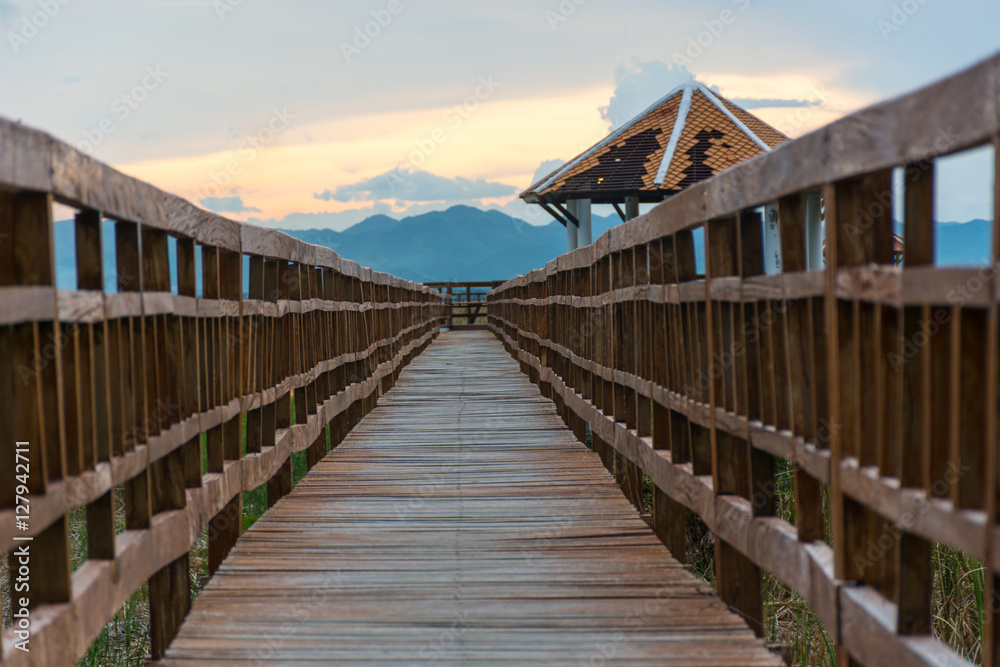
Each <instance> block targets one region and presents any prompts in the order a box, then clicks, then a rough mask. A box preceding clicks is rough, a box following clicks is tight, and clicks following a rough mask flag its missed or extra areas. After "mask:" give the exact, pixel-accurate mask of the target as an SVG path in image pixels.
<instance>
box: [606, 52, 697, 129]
mask: <svg viewBox="0 0 1000 667" xmlns="http://www.w3.org/2000/svg"><path fill="white" fill-rule="evenodd" d="M694 78H695V76H694V74H692V73H691V71H690V70H689V69H688V68H687V67H685V66H684V65H681V64H680V63H677V64H674V65H668V64H667V63H665V62H663V61H662V60H650V61H646V62H640V61H639V60H638V59H637V58H633V59H632V60H630V61H629V62H626V63H621V64H618V65H616V66H615V92H614V93H613V94H612V95H611V100H610V101H608V105H607V106H605V107H601V108H600V111H601V118H603V119H604V120H606V121H607V122H608V125H609V129H610V130H614V129H617V128H619V127H621V126H622V125H624V124H625V123H627V122H628V121H630V120H632V119H633V118H635V117H636V116H638V115H639V114H640V113H642V112H643V111H645V110H646V109H648V108H649V106H650V105H651V104H653V103H654V102H656V101H657V100H658V99H660V98H661V97H663V96H664V95H666V94H667V93H669V92H670V91H671V90H673V89H674V88H676V87H677V86H679V85H681V84H682V83H686V82H687V81H690V80H691V79H694Z"/></svg>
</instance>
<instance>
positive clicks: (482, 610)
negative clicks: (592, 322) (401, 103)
mask: <svg viewBox="0 0 1000 667" xmlns="http://www.w3.org/2000/svg"><path fill="white" fill-rule="evenodd" d="M517 371H518V368H517V364H516V363H515V362H514V361H512V360H511V359H510V358H509V357H508V356H507V355H506V354H505V353H504V350H503V348H502V347H501V346H500V344H499V343H498V342H497V341H496V339H495V338H494V337H493V336H492V335H491V334H489V333H485V332H461V333H457V332H456V333H450V334H443V335H442V336H441V337H439V339H438V340H437V342H435V343H434V344H433V345H432V346H431V347H430V348H429V349H428V350H427V351H426V352H425V353H424V354H422V355H421V356H420V357H419V358H418V359H416V360H415V361H414V362H413V364H411V365H410V366H409V367H408V368H407V370H406V371H405V372H404V373H403V374H402V375H401V376H400V379H399V383H398V384H397V385H396V387H395V388H394V389H393V390H392V391H390V392H389V393H387V394H386V395H384V396H383V397H382V398H381V399H380V401H379V407H377V408H376V409H375V410H374V411H373V412H371V413H370V414H369V415H367V416H366V417H365V418H364V419H363V420H362V421H361V423H360V424H358V426H357V427H355V429H354V430H353V431H352V432H351V433H350V434H349V435H348V436H347V437H346V439H345V440H344V442H343V443H342V444H341V445H340V446H339V447H337V449H335V450H334V451H333V452H332V453H330V454H329V455H327V456H326V457H325V458H324V459H323V460H322V461H320V462H319V463H318V464H317V465H316V466H315V467H314V468H313V470H312V472H311V473H310V474H309V475H308V476H307V477H306V478H305V479H304V480H303V481H302V482H301V483H300V485H299V486H298V487H296V489H295V490H294V491H293V492H292V493H291V494H290V495H288V496H286V497H285V498H283V499H282V500H281V501H279V502H278V504H277V505H275V507H274V508H273V509H272V510H271V511H270V512H268V513H267V514H266V515H265V516H264V517H263V518H261V519H260V520H259V521H258V522H257V523H256V524H255V525H254V526H253V527H252V528H251V529H250V530H249V531H248V532H247V534H246V535H244V536H243V537H242V538H241V539H240V540H239V541H238V542H237V544H236V546H235V548H234V549H233V551H232V553H231V554H230V556H229V558H228V559H226V561H225V562H224V563H223V564H222V566H221V567H220V569H219V570H218V572H217V573H216V575H215V577H213V579H212V580H211V581H210V582H209V584H208V585H207V586H206V588H205V590H204V591H203V592H202V593H201V595H199V597H198V598H197V599H196V600H195V603H194V605H193V608H192V611H191V614H190V616H189V617H188V619H187V621H186V622H185V623H184V625H183V627H182V628H181V631H180V634H179V635H178V637H177V639H176V640H175V641H174V642H173V644H172V645H171V647H170V648H169V649H168V650H167V652H166V656H165V658H164V659H163V660H162V661H161V662H160V663H158V664H160V665H162V666H164V667H165V666H171V667H174V666H180V665H195V664H197V665H210V664H216V663H218V664H230V665H234V664H238V663H239V664H242V663H245V662H246V661H252V660H253V659H254V657H256V656H267V660H265V662H268V663H273V664H283V665H294V664H317V663H320V662H323V663H327V664H330V663H334V662H335V663H336V664H345V665H348V664H409V663H410V662H416V663H419V662H421V661H423V660H428V659H430V658H431V657H432V658H433V659H434V664H437V665H476V664H489V665H497V664H547V665H577V664H580V663H581V661H583V662H586V661H588V660H589V659H590V658H591V657H592V656H599V657H601V659H602V664H608V665H612V664H616V665H671V664H677V665H720V666H737V665H780V664H782V663H781V660H780V658H778V657H777V656H773V655H771V654H770V653H769V652H768V651H767V650H766V649H765V648H764V646H763V644H762V643H760V642H758V641H757V640H755V638H754V636H753V633H752V632H750V630H749V629H748V628H747V627H746V625H745V624H744V623H743V622H742V621H741V620H740V619H739V618H738V617H737V616H736V615H734V614H733V613H732V612H730V611H729V610H727V609H726V607H725V605H723V604H722V603H721V602H720V601H719V600H718V599H717V598H716V597H715V596H714V595H712V594H711V592H710V591H709V589H708V588H707V586H706V585H705V584H703V583H701V582H699V581H698V580H697V579H695V578H694V577H693V576H691V575H690V574H689V573H688V572H687V571H686V570H684V569H683V568H682V567H681V566H680V565H679V564H678V563H677V562H676V561H674V560H673V559H672V558H671V557H670V556H669V554H668V553H667V551H666V550H665V549H664V548H663V546H662V545H661V544H660V542H659V540H657V538H656V537H655V536H654V534H653V533H652V532H651V531H650V529H649V528H648V527H647V526H646V524H645V523H644V522H643V521H642V520H641V519H640V518H639V515H638V513H637V512H636V511H635V510H634V509H633V508H632V507H631V505H630V504H629V503H628V502H627V501H626V500H625V499H624V498H623V497H622V495H621V494H620V492H619V491H618V489H617V487H616V486H615V484H614V481H613V479H612V478H611V477H610V476H609V475H608V473H607V472H606V471H605V470H604V468H603V467H602V466H601V464H600V462H599V460H598V459H597V458H596V457H595V456H594V455H593V454H591V453H590V452H589V451H588V450H587V449H586V448H585V447H583V445H581V444H580V443H579V442H577V441H576V439H575V438H574V437H573V435H572V434H571V433H570V432H569V431H568V430H567V429H566V428H565V427H563V426H562V423H561V421H560V419H559V417H558V416H557V415H556V414H555V412H554V410H553V407H552V404H551V403H550V402H549V401H547V400H545V399H543V398H542V397H541V396H539V394H538V391H537V389H535V388H534V387H533V386H532V385H531V384H530V383H529V382H528V381H527V380H526V379H525V378H523V377H522V376H520V375H519V373H518V372H517ZM271 636H274V637H276V638H277V641H270V640H269V639H268V637H271ZM602 648H603V650H605V652H606V654H607V655H608V656H609V657H604V655H605V654H602V653H601V651H602ZM604 660H606V662H604Z"/></svg>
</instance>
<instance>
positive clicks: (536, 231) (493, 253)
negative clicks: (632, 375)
mask: <svg viewBox="0 0 1000 667" xmlns="http://www.w3.org/2000/svg"><path fill="white" fill-rule="evenodd" d="M617 224H621V221H620V220H619V218H618V217H617V216H614V215H612V216H607V217H602V216H596V215H595V216H593V233H594V238H595V239H596V238H598V237H599V236H600V235H601V234H603V233H604V232H605V231H607V230H608V229H610V228H611V227H613V226H615V225H617ZM898 227H900V225H898V223H897V231H900V230H899V229H898ZM283 231H285V232H286V233H288V234H290V235H291V236H294V237H296V238H299V239H302V240H303V241H307V242H309V243H315V244H317V245H322V246H326V247H328V248H331V249H333V250H334V251H335V252H337V253H338V254H339V255H341V256H342V257H346V258H348V259H352V260H354V261H356V262H358V263H360V264H361V265H362V266H370V267H372V268H374V269H377V270H379V271H385V272H386V273H391V274H393V275H397V276H400V277H402V278H407V279H409V280H414V281H418V282H445V281H456V282H457V281H486V280H506V279H508V278H512V277H514V276H516V275H518V274H521V273H527V272H528V271H530V270H532V269H536V268H540V267H542V266H544V265H545V263H546V262H548V261H549V260H551V259H553V258H554V257H557V256H559V255H560V254H562V253H563V252H565V250H566V231H565V229H564V228H563V226H562V225H560V224H559V223H557V222H555V221H553V222H551V223H550V224H548V225H544V226H533V225H529V224H527V223H526V222H524V221H522V220H519V219H517V218H513V217H510V216H508V215H506V214H504V213H502V212H500V211H496V210H490V211H484V210H481V209H477V208H472V207H469V206H454V207H452V208H449V209H447V210H445V211H435V212H431V213H424V214H422V215H417V216H412V217H408V218H403V219H401V220H396V219H395V218H391V217H388V216H385V215H375V216H372V217H370V218H367V219H365V220H363V221H361V222H359V223H357V224H356V225H353V226H352V227H349V228H347V229H345V230H344V231H341V232H337V231H334V230H331V229H308V230H283ZM55 233H56V267H57V280H58V285H59V286H60V288H62V289H74V288H75V286H76V279H75V276H76V262H75V257H74V251H73V244H72V242H71V241H69V240H67V239H72V237H73V224H72V221H68V220H66V221H61V222H57V223H56V225H55ZM103 236H104V247H105V248H106V249H108V250H106V251H105V266H106V270H105V275H106V280H105V282H106V283H107V287H108V290H109V291H114V280H115V279H114V262H115V259H114V252H113V248H114V236H113V228H112V225H111V224H110V223H106V224H105V229H104V235H103ZM700 237H701V235H700V234H699V235H696V238H695V243H696V247H697V251H698V252H699V255H700V254H701V253H700V251H701V247H700V246H701V238H700ZM991 238H992V223H991V222H990V221H988V220H972V221H969V222H962V223H958V222H939V223H938V224H937V225H936V226H935V244H936V264H938V265H950V266H960V265H983V264H988V263H989V258H990V253H991V248H992V243H991ZM173 264H174V258H173V244H171V265H173Z"/></svg>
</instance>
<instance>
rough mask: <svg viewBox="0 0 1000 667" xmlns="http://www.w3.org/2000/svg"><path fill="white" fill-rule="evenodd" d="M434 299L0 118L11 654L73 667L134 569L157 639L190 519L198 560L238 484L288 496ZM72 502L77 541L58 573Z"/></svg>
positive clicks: (377, 383) (0, 489) (430, 311)
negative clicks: (297, 456) (68, 252)
mask: <svg viewBox="0 0 1000 667" xmlns="http://www.w3.org/2000/svg"><path fill="white" fill-rule="evenodd" d="M54 201H57V202H61V203H63V204H66V205H69V206H72V207H75V208H76V209H78V211H79V212H78V214H77V215H76V219H75V245H76V247H75V256H76V280H77V283H78V287H79V289H77V290H75V291H62V290H57V289H56V286H55V260H54V245H53V243H54V241H53V229H54V228H53V220H52V210H53V202H54ZM105 224H113V226H114V239H115V243H114V246H115V248H114V251H115V264H116V272H117V283H118V291H117V292H114V293H106V292H105V291H104V284H105V281H104V278H105V276H104V275H103V273H104V266H105V260H104V257H105V253H106V252H109V251H110V249H109V248H102V244H101V239H102V234H101V231H102V225H105ZM171 239H172V240H171ZM199 266H200V275H196V272H198V271H199V268H198V267H199ZM245 271H246V272H247V274H248V275H244V272H245ZM172 285H175V286H176V288H175V289H173V290H172V289H171V287H172ZM199 285H200V293H199ZM244 285H246V287H244ZM244 289H246V290H247V292H248V294H247V296H248V298H242V297H243V296H244ZM446 302H447V297H442V296H441V295H440V294H439V293H438V292H435V291H433V290H430V289H429V288H427V287H423V286H421V285H417V284H414V283H411V282H407V281H403V280H400V279H397V278H394V277H392V276H388V275H386V274H382V273H377V272H373V271H372V270H370V269H367V268H363V267H360V266H358V265H357V264H356V263H354V262H351V261H348V260H344V259H341V258H340V257H338V256H337V255H336V254H334V253H333V252H332V251H330V250H328V249H325V248H321V247H317V246H312V245H308V244H305V243H302V242H299V241H297V240H295V239H293V238H291V237H289V236H287V235H285V234H282V233H279V232H275V231H270V230H266V229H261V228H257V227H252V226H249V225H242V224H239V223H236V222H233V221H231V220H227V219H225V218H222V217H220V216H217V215H214V214H211V213H208V212H206V211H203V210H201V209H198V208H196V207H195V206H193V205H192V204H190V203H188V202H186V201H184V200H182V199H179V198H177V197H174V196H172V195H169V194H167V193H164V192H162V191H160V190H157V189H156V188H154V187H152V186H150V185H148V184H146V183H143V182H141V181H138V180H136V179H133V178H130V177H127V176H125V175H123V174H121V173H119V172H117V171H115V170H113V169H111V168H109V167H107V166H105V165H103V164H100V163H98V162H95V161H93V160H91V159H90V158H88V157H86V156H85V155H83V154H81V153H79V152H77V151H76V150H74V149H72V148H70V147H69V146H67V145H66V144H64V143H61V142H59V141H57V140H55V139H53V138H51V137H50V136H48V135H46V134H43V133H41V132H37V131H33V130H30V129H27V128H25V127H23V126H20V125H16V124H13V123H10V122H7V121H2V120H0V350H2V353H3V359H2V360H0V472H2V475H0V539H2V548H3V549H4V551H5V552H7V553H8V554H14V555H13V556H11V557H10V561H9V562H10V567H11V575H12V577H13V579H14V580H15V581H20V579H19V577H20V576H21V574H24V573H29V572H30V577H29V581H28V582H27V583H30V590H28V591H26V592H15V593H14V595H13V600H12V601H11V602H12V603H13V612H14V613H13V616H14V618H13V621H14V627H12V628H11V629H9V630H7V631H5V632H4V633H3V636H2V662H3V664H4V665H11V666H13V665H72V664H75V662H76V660H77V658H78V657H80V656H81V655H82V654H84V653H85V652H86V651H87V649H88V646H89V645H90V643H91V642H92V641H93V639H94V638H95V637H97V635H98V633H99V632H100V631H101V629H102V628H103V627H104V625H105V623H107V622H108V621H109V620H110V619H111V618H112V617H113V616H114V615H115V613H116V612H117V611H118V610H119V608H120V607H121V606H122V603H123V602H124V601H125V600H126V599H127V598H128V597H129V596H130V595H131V594H132V593H133V592H134V591H136V590H137V589H139V588H140V587H141V586H142V585H143V584H145V583H147V582H148V584H149V589H148V591H149V611H150V625H151V643H152V654H153V657H154V658H157V657H159V656H160V655H162V653H163V650H164V648H165V647H166V646H167V645H168V644H169V642H170V640H171V639H172V638H173V636H174V634H175V632H176V630H177V628H178V626H179V624H180V622H181V621H182V620H183V618H184V616H185V614H186V613H187V610H188V606H189V603H190V593H189V575H188V552H189V550H190V549H191V548H192V544H193V543H194V542H195V539H196V538H197V537H198V536H199V533H201V531H202V530H203V528H205V527H206V526H207V527H208V551H209V571H210V572H211V571H214V570H215V568H216V567H218V565H219V563H220V562H221V560H222V559H223V558H224V557H225V555H226V553H227V552H228V551H229V549H230V548H231V547H232V545H233V543H234V542H235V541H236V539H237V537H238V536H239V534H240V531H241V526H242V516H241V499H242V492H244V491H249V490H253V489H256V488H258V487H260V486H261V485H264V484H266V485H267V498H268V503H269V504H273V503H274V502H276V501H277V500H278V499H279V498H280V497H281V496H282V495H284V494H286V493H288V491H289V490H290V489H291V485H292V478H291V460H290V459H291V455H292V453H293V452H299V451H302V450H305V452H306V458H307V464H308V465H309V466H311V465H312V464H314V463H315V462H316V461H318V460H319V459H320V458H321V457H322V456H323V455H324V454H325V453H326V451H327V448H328V444H327V442H328V435H329V441H330V443H331V444H332V445H333V446H336V445H337V444H338V443H339V442H340V441H341V439H342V438H343V437H344V435H345V433H346V432H347V431H349V430H350V429H351V428H352V426H353V425H354V424H355V422H356V421H357V419H358V418H359V417H360V416H361V415H363V414H365V413H367V412H368V411H369V410H371V408H372V407H373V406H374V405H375V402H376V400H377V398H378V396H379V395H381V393H383V392H384V391H386V390H388V389H389V388H390V387H391V386H392V385H393V383H394V382H395V380H396V378H397V377H398V375H399V372H400V369H401V368H402V367H403V366H405V365H406V364H407V363H408V362H409V361H410V359H411V358H412V357H413V356H414V355H416V354H417V353H419V352H420V350H421V349H422V348H423V347H424V346H426V345H427V344H428V343H429V342H430V340H431V339H432V338H433V337H434V336H435V335H436V334H437V332H438V331H439V328H440V326H441V325H442V324H444V323H445V320H444V317H445V316H446V314H447V311H448V306H447V305H446ZM244 420H245V430H244V426H243V424H244ZM21 443H24V444H23V445H22V444H21ZM244 443H245V444H244ZM203 457H204V459H205V460H206V461H207V465H206V472H203ZM16 463H17V464H23V467H22V466H18V467H17V468H15V464H16ZM15 472H16V474H15ZM18 475H23V476H21V477H18ZM119 485H122V486H123V488H124V499H125V500H124V514H125V524H126V525H125V530H124V531H123V532H120V533H119V534H116V527H115V509H116V508H115V506H114V505H115V498H116V496H120V495H121V493H118V494H116V493H115V489H116V487H118V486H119ZM76 507H83V508H84V509H85V516H86V551H87V553H86V562H84V563H83V564H82V565H81V566H80V567H79V568H78V569H77V570H76V571H75V572H71V554H70V533H69V523H70V520H69V518H68V515H69V513H70V510H71V509H72V508H76ZM26 510H27V511H26ZM25 550H27V552H28V553H27V556H24V555H23V554H22V552H24V551H25ZM22 566H23V567H24V568H25V569H24V570H21V568H22ZM16 590H17V591H21V590H23V589H21V588H20V587H17V589H16ZM22 598H24V600H22ZM22 602H25V603H26V605H22V604H21V603H22ZM22 606H24V607H25V608H26V609H27V612H25V611H24V609H22ZM25 613H26V614H27V615H28V618H30V644H26V645H25V644H22V647H23V648H29V649H30V652H25V651H23V650H20V649H19V648H18V643H20V642H22V641H23V640H24V638H25V637H27V635H26V634H18V631H19V630H20V629H21V625H22V624H21V619H22V618H24V616H23V614H25Z"/></svg>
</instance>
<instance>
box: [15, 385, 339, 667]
mask: <svg viewBox="0 0 1000 667" xmlns="http://www.w3.org/2000/svg"><path fill="white" fill-rule="evenodd" d="M293 401H294V399H293ZM294 409H295V408H294V403H293V405H292V414H293V420H294V414H295V413H294ZM243 419H244V421H243V449H242V451H243V452H244V453H245V452H246V416H244V418H243ZM326 437H327V445H328V446H329V442H330V434H329V429H327V433H326ZM201 450H202V473H203V474H204V473H206V472H207V470H208V455H207V442H206V435H205V434H204V433H202V434H201ZM306 472H307V469H306V454H305V452H295V453H293V454H292V484H293V486H294V485H297V484H298V483H299V480H301V479H302V478H303V477H305V475H306ZM114 493H115V532H116V533H121V532H123V531H124V530H125V489H124V486H119V487H117V488H116V489H115V492H114ZM266 511H267V484H262V485H261V486H259V487H257V488H256V489H253V490H252V491H246V492H244V493H243V529H244V530H246V529H248V528H250V526H252V525H253V524H254V522H255V521H257V519H258V518H260V516H261V515H263V514H264V512H266ZM69 525H70V558H71V565H72V568H73V571H74V572H75V571H76V570H77V569H79V568H80V566H82V565H83V563H85V562H86V560H87V521H86V510H85V508H83V507H73V508H71V509H70V511H69ZM189 558H190V576H191V598H192V599H194V598H195V597H196V596H197V595H198V593H200V592H201V590H202V588H203V586H204V583H205V581H206V580H207V579H208V528H207V527H205V528H204V529H202V531H201V534H200V535H199V536H198V538H197V539H196V540H195V544H194V546H193V547H192V549H191V552H190V554H189ZM7 563H8V555H7V554H0V617H2V619H3V621H2V626H3V628H7V627H9V626H10V615H11V606H10V603H11V595H10V594H11V590H10V583H11V582H10V577H9V570H8V565H7ZM149 650H150V646H149V591H148V588H147V586H146V585H143V586H142V588H140V589H139V590H137V591H136V592H135V593H133V594H132V595H131V596H129V598H128V600H126V601H125V604H123V605H122V607H121V609H119V610H118V613H116V614H115V616H114V618H112V619H111V621H109V622H108V623H107V625H105V626H104V628H103V629H102V630H101V633H100V634H99V635H98V636H97V639H95V640H94V642H93V643H92V644H91V646H90V648H89V650H88V651H87V653H86V654H85V655H84V656H83V657H82V658H81V659H80V661H79V662H78V663H77V665H78V667H141V666H142V665H143V663H144V661H145V659H146V656H147V655H148V654H149Z"/></svg>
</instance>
